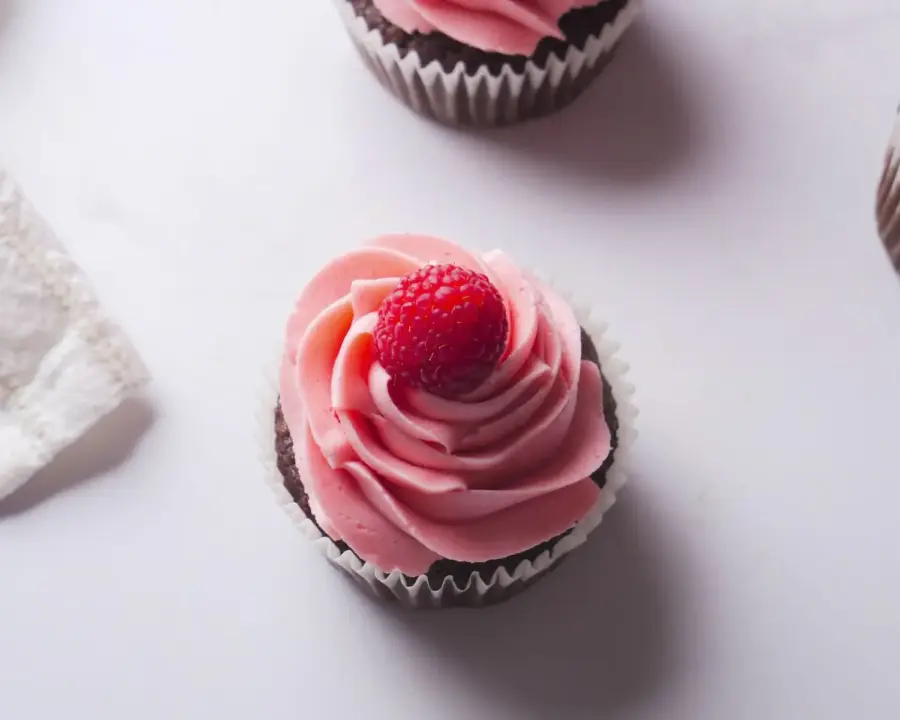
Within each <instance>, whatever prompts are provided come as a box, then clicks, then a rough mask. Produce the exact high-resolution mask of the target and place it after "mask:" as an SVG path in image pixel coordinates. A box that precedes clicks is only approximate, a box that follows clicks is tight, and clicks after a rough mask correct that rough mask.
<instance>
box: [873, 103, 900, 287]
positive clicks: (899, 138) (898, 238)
mask: <svg viewBox="0 0 900 720" xmlns="http://www.w3.org/2000/svg"><path fill="white" fill-rule="evenodd" d="M876 213H877V218H878V232H879V233H880V234H881V240H882V242H883V243H884V247H885V249H886V250H887V251H888V255H889V256H890V258H891V262H893V263H894V267H895V268H896V270H897V272H900V114H898V115H897V121H896V124H895V125H894V134H893V135H892V136H891V140H890V142H889V143H888V149H887V152H886V153H885V157H884V170H883V172H882V174H881V183H880V184H879V186H878V197H877V199H876Z"/></svg>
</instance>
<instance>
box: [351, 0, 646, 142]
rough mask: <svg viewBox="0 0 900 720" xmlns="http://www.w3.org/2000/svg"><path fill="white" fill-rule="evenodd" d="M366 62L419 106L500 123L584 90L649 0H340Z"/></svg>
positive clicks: (455, 120)
mask: <svg viewBox="0 0 900 720" xmlns="http://www.w3.org/2000/svg"><path fill="white" fill-rule="evenodd" d="M335 2H337V4H338V8H339V10H340V14H341V17H342V18H343V20H344V23H345V25H346V26H347V29H348V31H349V33H350V37H351V38H352V39H353V42H354V44H355V45H356V47H357V49H358V50H359V52H360V55H361V56H362V58H363V60H364V61H365V63H366V65H368V66H369V68H370V69H371V70H372V71H373V72H374V73H375V75H376V77H377V78H378V79H379V81H380V82H381V84H382V85H384V86H385V87H386V88H387V89H388V90H390V91H391V92H392V93H393V94H394V95H396V96H397V97H398V98H400V99H401V100H402V101H403V102H404V103H405V104H406V105H408V106H409V107H410V108H412V109H413V110H415V111H416V112H418V113H420V114H422V115H425V116H426V117H429V118H432V119H434V120H437V121H439V122H442V123H446V124H449V125H469V126H480V127H491V126H499V125H509V124H512V123H516V122H522V121H524V120H529V119H532V118H537V117H540V116H543V115H547V114H549V113H551V112H554V111H555V110H558V109H560V108H562V107H564V106H566V105H568V104H569V103H571V102H572V101H573V100H574V99H575V98H577V97H578V96H579V95H580V94H581V93H582V92H583V91H584V89H585V88H586V87H587V86H588V84H589V83H590V82H591V80H593V79H594V78H595V77H596V76H597V75H599V73H600V71H601V70H602V69H603V68H604V67H605V65H606V64H607V62H608V61H609V60H610V59H611V57H612V53H613V51H614V50H615V48H616V46H617V44H618V42H619V39H620V38H621V37H622V34H623V33H624V32H625V30H626V29H627V28H628V27H629V26H630V25H631V24H632V23H633V22H634V20H635V18H636V17H637V15H638V12H639V8H640V5H641V3H642V0H600V2H596V0H587V1H585V0H539V1H538V2H525V1H524V0H475V1H474V2H469V1H467V2H460V0H433V1H432V0H429V2H427V3H426V2H424V1H423V0H335Z"/></svg>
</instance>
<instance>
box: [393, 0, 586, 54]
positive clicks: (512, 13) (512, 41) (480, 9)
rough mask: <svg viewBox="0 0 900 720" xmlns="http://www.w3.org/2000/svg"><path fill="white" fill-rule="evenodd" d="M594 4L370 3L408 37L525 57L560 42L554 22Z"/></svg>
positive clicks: (562, 0) (511, 0)
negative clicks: (444, 39) (440, 37)
mask: <svg viewBox="0 0 900 720" xmlns="http://www.w3.org/2000/svg"><path fill="white" fill-rule="evenodd" d="M599 1H600V0H375V5H376V7H377V8H378V9H379V10H380V11H381V14H382V15H384V16H385V17H386V18H387V19H388V20H390V21H391V22H392V23H394V25H397V26H398V27H400V28H401V29H403V30H405V31H406V32H408V33H412V32H423V33H430V32H435V31H439V32H442V33H444V34H445V35H449V36H450V37H452V38H453V39H455V40H458V41H459V42H461V43H465V44H466V45H471V46H472V47H476V48H479V49H480V50H485V51H487V52H498V53H503V54H505V55H531V54H533V53H534V51H535V49H536V48H537V44H538V43H539V42H540V41H541V39H542V38H545V37H554V38H563V37H564V36H563V34H562V32H561V31H560V29H559V19H560V18H561V17H562V16H563V15H565V14H566V13H567V12H569V11H570V10H573V9H575V8H579V7H586V6H588V5H596V4H597V3H598V2H599Z"/></svg>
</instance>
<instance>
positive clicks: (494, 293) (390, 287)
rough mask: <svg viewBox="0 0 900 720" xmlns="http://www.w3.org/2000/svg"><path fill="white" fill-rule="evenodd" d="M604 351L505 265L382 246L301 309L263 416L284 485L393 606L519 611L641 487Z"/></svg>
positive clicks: (359, 254) (343, 265)
mask: <svg viewBox="0 0 900 720" xmlns="http://www.w3.org/2000/svg"><path fill="white" fill-rule="evenodd" d="M429 258H430V259H431V260H430V261H429V260H428V259H429ZM435 263H438V264H435ZM603 335H604V332H603V329H593V328H591V327H590V326H589V323H588V321H587V320H586V319H581V320H579V319H577V318H576V314H575V312H574V311H573V310H572V309H571V307H570V306H569V305H568V303H566V302H565V301H564V300H562V298H560V296H559V295H558V294H557V293H556V292H555V291H554V290H552V289H551V288H549V287H548V286H546V285H544V284H542V283H541V282H540V281H538V280H537V279H535V278H533V277H532V276H530V275H529V274H527V273H525V272H523V271H521V270H520V269H519V268H518V267H517V266H516V265H515V264H514V263H513V262H512V261H511V260H510V259H509V258H508V257H507V256H506V255H504V254H503V253H500V252H493V253H489V254H487V255H484V256H481V257H477V256H474V255H471V254H469V253H467V252H466V251H464V250H462V249H461V248H459V247H458V246H456V245H453V244H451V243H448V242H446V241H443V240H438V239H436V238H429V237H421V236H409V235H400V236H387V237H382V238H379V239H377V240H376V241H374V242H373V243H372V244H370V245H368V246H366V247H365V248H363V249H361V250H358V251H355V252H352V253H348V254H347V255H344V256H343V257H341V258H339V259H337V260H336V261H334V262H332V263H331V264H329V265H328V266H326V267H325V268H324V269H323V270H322V271H321V272H320V273H319V274H318V275H316V277H315V278H313V280H312V281H311V283H310V284H309V285H308V286H307V288H306V289H305V290H304V291H303V293H302V294H301V296H300V299H299V300H298V302H297V304H296V306H295V310H294V313H293V315H292V317H291V319H290V321H289V323H288V329H287V334H286V341H285V352H284V356H283V360H282V366H281V375H280V382H279V385H278V388H277V390H276V391H275V392H274V393H273V396H272V397H269V398H267V399H266V407H265V410H264V415H263V437H262V442H263V446H264V457H265V460H266V464H267V466H268V470H269V479H270V483H271V485H272V487H273V489H274V490H275V491H276V493H277V495H278V497H279V499H280V501H281V503H282V505H283V506H284V507H285V508H286V509H287V510H288V512H289V513H290V514H291V516H292V517H293V518H294V519H295V521H296V522H297V524H298V526H299V527H300V528H301V530H303V532H304V534H305V535H306V536H307V537H309V538H310V539H311V540H313V541H314V542H315V543H316V544H317V545H318V547H320V549H321V550H322V551H323V552H324V553H325V554H326V556H327V557H328V558H329V559H330V560H332V562H334V563H335V564H336V565H337V566H338V567H340V568H341V569H342V570H344V571H345V572H347V573H349V574H350V575H351V576H352V577H354V578H355V579H356V580H358V581H360V582H361V583H363V584H364V585H365V586H366V587H367V588H369V589H371V590H372V591H374V592H375V593H376V594H378V595H380V596H382V597H385V598H389V599H396V600H400V601H401V602H403V603H404V604H407V605H410V606H413V607H451V606H454V605H468V606H480V605H485V604H489V603H493V602H498V601H501V600H505V599H506V598H508V597H510V596H512V595H513V594H515V593H517V592H519V591H521V590H522V589H523V588H525V587H527V586H528V585H529V584H531V583H532V582H533V581H534V580H535V579H536V578H538V577H540V576H542V575H543V574H545V573H546V572H548V571H549V570H550V569H552V568H553V567H556V566H557V565H558V563H559V562H560V560H561V559H562V558H563V557H564V556H565V555H566V554H567V553H568V552H570V551H571V550H572V549H574V548H575V547H577V546H579V545H580V544H582V543H583V542H584V541H585V539H586V538H587V535H588V533H589V532H591V530H593V529H594V528H595V527H596V526H597V524H598V523H599V521H600V517H601V515H602V513H603V512H604V511H605V510H606V509H607V508H608V507H610V506H611V505H612V503H613V502H614V500H615V493H616V491H617V490H618V489H619V488H620V487H621V485H622V484H623V483H624V481H625V475H624V470H623V459H624V456H625V454H626V452H627V449H628V447H629V445H630V443H631V441H632V440H633V437H634V430H633V428H632V425H631V421H632V419H633V417H634V415H635V411H634V409H633V407H632V406H631V404H630V402H629V397H630V395H631V392H632V390H631V388H630V386H628V385H627V384H626V383H625V382H624V381H623V380H622V374H623V372H624V369H625V366H624V365H623V364H622V363H620V362H618V361H616V360H615V359H614V358H613V357H612V353H613V351H614V349H615V348H614V347H613V346H612V344H611V343H610V342H609V341H608V340H606V339H605V338H604V336H603Z"/></svg>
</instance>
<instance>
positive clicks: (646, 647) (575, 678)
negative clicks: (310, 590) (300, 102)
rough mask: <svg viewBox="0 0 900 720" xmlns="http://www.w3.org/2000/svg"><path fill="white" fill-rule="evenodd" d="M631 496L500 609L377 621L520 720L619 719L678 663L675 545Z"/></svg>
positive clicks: (396, 614)
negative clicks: (543, 576)
mask: <svg viewBox="0 0 900 720" xmlns="http://www.w3.org/2000/svg"><path fill="white" fill-rule="evenodd" d="M633 487H634V486H632V487H631V488H629V489H628V490H627V491H626V492H625V493H624V495H623V496H622V497H621V499H620V502H619V503H617V504H616V506H615V507H614V508H613V509H612V510H611V512H610V514H609V515H608V516H607V519H605V520H604V522H603V523H602V524H601V526H600V528H598V529H597V531H596V533H595V534H593V535H592V536H591V539H590V540H589V542H588V543H587V544H586V545H585V546H584V547H583V548H581V549H580V550H578V551H577V552H575V553H573V555H572V556H571V558H570V559H569V560H568V561H567V562H566V563H565V564H564V565H563V566H562V567H560V568H559V569H558V570H557V571H555V572H554V573H553V574H552V575H551V576H550V577H548V578H546V579H544V580H543V581H541V582H540V583H538V584H537V585H536V586H535V587H534V588H532V589H531V590H529V591H527V592H526V593H524V594H523V595H521V596H519V597H516V598H514V599H512V600H511V601H509V602H508V603H506V604H505V605H501V606H498V607H494V608H488V609H484V610H457V611H435V612H425V611H420V612H414V611H408V610H402V609H398V608H395V607H394V606H386V608H387V609H385V610H384V614H385V615H386V616H387V617H388V618H389V620H390V621H391V622H393V623H395V624H396V625H397V628H398V629H397V634H398V635H404V636H409V638H410V640H411V642H412V643H413V644H414V645H416V647H415V649H414V650H412V651H413V652H415V653H417V654H418V655H419V656H420V657H421V658H422V659H423V660H426V659H427V662H428V663H429V664H430V665H431V667H432V668H437V669H438V672H441V673H446V674H447V676H448V680H453V681H457V682H458V683H459V684H460V685H462V686H463V687H464V689H465V692H467V693H471V695H472V701H473V703H478V702H486V703H487V704H489V705H490V704H497V705H499V706H501V707H502V708H503V710H504V711H505V712H506V713H508V716H509V717H516V718H522V719H523V720H530V719H531V718H534V719H535V720H547V718H555V719H558V720H565V719H566V718H576V717H577V718H582V717H585V718H587V717H598V718H599V717H619V715H618V714H617V713H623V712H625V711H626V710H627V709H628V708H629V707H631V706H633V705H636V704H639V703H641V702H643V701H648V700H651V699H653V698H654V697H656V695H657V694H658V693H660V692H662V690H663V688H664V687H666V686H667V684H668V683H669V682H671V681H672V679H673V677H674V674H675V673H676V671H677V668H678V667H679V658H680V657H681V656H682V654H683V653H682V652H681V651H680V650H679V647H680V646H681V639H680V637H679V622H678V618H677V617H676V615H677V612H678V607H679V595H680V593H681V590H680V588H679V587H678V585H677V581H678V578H679V570H680V568H679V567H678V564H677V558H674V557H672V555H673V553H674V550H675V548H674V544H673V543H672V542H671V540H670V539H669V538H663V537H661V536H660V535H659V533H658V531H657V525H656V524H655V523H654V522H653V518H652V513H650V512H648V508H647V506H646V505H645V501H644V500H643V499H642V498H641V497H640V495H638V494H636V493H634V492H632V491H631V490H632V488H633ZM504 716H506V715H504Z"/></svg>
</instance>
